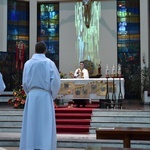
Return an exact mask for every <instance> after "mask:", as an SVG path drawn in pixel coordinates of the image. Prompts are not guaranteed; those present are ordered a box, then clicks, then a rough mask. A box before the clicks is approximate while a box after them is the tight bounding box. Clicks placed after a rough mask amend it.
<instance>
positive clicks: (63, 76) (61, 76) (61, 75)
mask: <svg viewBox="0 0 150 150" xmlns="http://www.w3.org/2000/svg"><path fill="white" fill-rule="evenodd" d="M59 74H60V78H67V74H66V73H62V72H61V71H59Z"/></svg>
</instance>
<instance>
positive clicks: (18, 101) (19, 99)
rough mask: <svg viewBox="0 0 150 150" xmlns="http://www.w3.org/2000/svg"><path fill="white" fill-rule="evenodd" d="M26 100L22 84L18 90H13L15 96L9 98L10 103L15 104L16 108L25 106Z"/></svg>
mask: <svg viewBox="0 0 150 150" xmlns="http://www.w3.org/2000/svg"><path fill="white" fill-rule="evenodd" d="M25 102H26V94H25V92H24V90H23V88H22V86H21V88H19V89H17V90H16V89H15V90H13V98H11V99H9V100H8V104H10V105H13V106H14V107H15V108H24V105H25Z"/></svg>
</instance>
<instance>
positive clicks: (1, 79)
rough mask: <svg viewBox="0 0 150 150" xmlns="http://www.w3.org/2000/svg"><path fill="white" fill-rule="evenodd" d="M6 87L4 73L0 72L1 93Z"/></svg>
mask: <svg viewBox="0 0 150 150" xmlns="http://www.w3.org/2000/svg"><path fill="white" fill-rule="evenodd" d="M5 88H6V85H5V83H4V80H3V76H2V74H1V73H0V94H1V93H2V92H3V91H4V90H5Z"/></svg>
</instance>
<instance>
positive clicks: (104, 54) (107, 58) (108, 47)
mask: <svg viewBox="0 0 150 150" xmlns="http://www.w3.org/2000/svg"><path fill="white" fill-rule="evenodd" d="M101 7H102V16H101V20H100V60H101V65H102V75H103V77H105V69H106V64H108V66H109V71H110V73H111V70H112V66H113V64H114V65H115V66H116V65H117V18H116V17H117V16H116V0H114V1H102V2H101Z"/></svg>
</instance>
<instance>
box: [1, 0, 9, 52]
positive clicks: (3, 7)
mask: <svg viewBox="0 0 150 150" xmlns="http://www.w3.org/2000/svg"><path fill="white" fill-rule="evenodd" d="M0 14H1V15H0V51H7V26H6V24H7V0H0Z"/></svg>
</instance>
